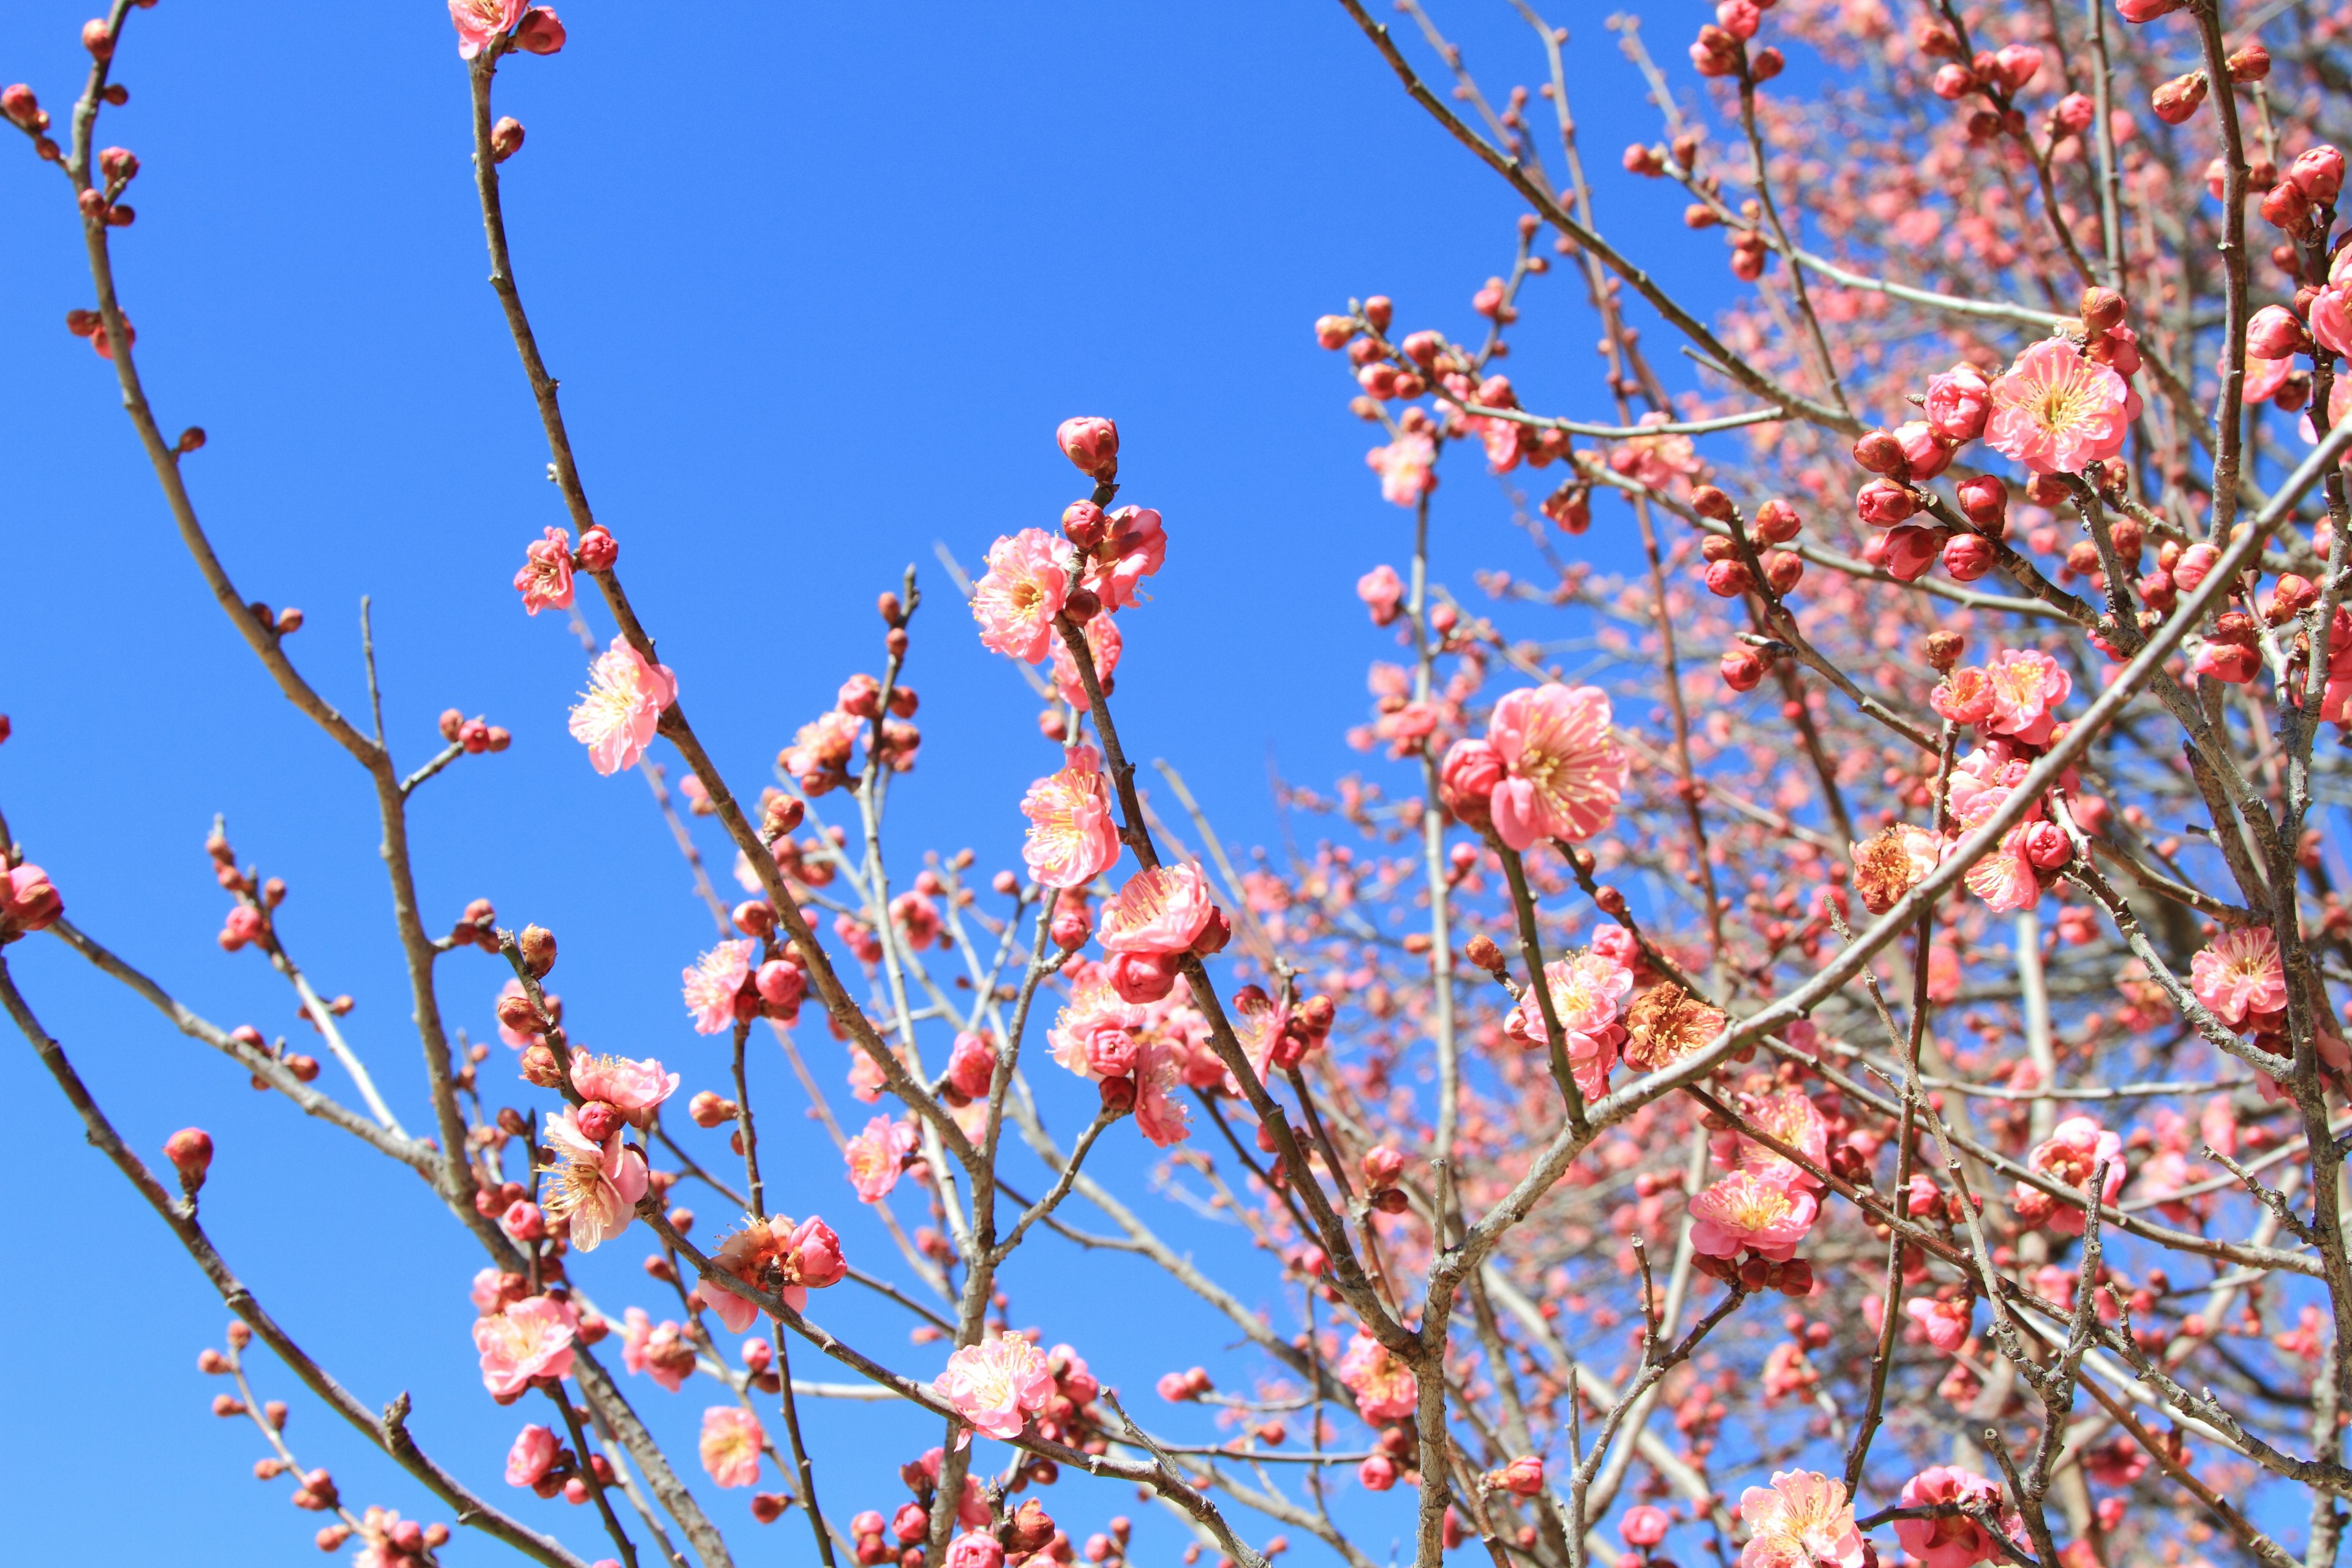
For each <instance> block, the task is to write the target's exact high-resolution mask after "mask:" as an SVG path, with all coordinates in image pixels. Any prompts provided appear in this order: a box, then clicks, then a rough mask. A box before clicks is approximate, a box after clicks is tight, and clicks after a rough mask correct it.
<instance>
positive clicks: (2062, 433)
mask: <svg viewBox="0 0 2352 1568" xmlns="http://www.w3.org/2000/svg"><path fill="white" fill-rule="evenodd" d="M2137 402H2138V399H2137V396H2135V395H2133V393H2132V391H2131V388H2130V387H2129V386H2128V385H2127V384H2126V383H2125V381H2124V378H2123V377H2122V376H2120V375H2118V374H2116V372H2115V371H2114V370H2112V369H2110V368H2109V367H2107V366H2106V365H2104V364H2101V363H2098V362H2097V361H2096V360H2092V359H2086V358H2084V355H2083V352H2082V351H2081V350H2080V349H2077V348H2076V347H2075V346H2074V344H2073V343H2071V342H2067V341H2066V340H2065V339H2063V338H2045V339H2043V340H2042V342H2038V343H2036V344H2034V345H2033V346H2032V348H2030V349H2027V350H2026V351H2025V353H2022V354H2021V355H2019V356H2018V361H2017V363H2015V364H2014V365H2011V367H2010V369H2009V370H2008V372H2007V373H2006V374H2003V375H2001V376H2000V378H1999V379H1998V380H1996V381H1994V383H1993V384H1992V416H1991V418H1990V419H1989V420H1988V421H1987V422H1986V424H1985V431H1984V438H1985V440H1986V442H1987V443H1988V444H1989V445H1990V446H1991V447H1992V448H1993V449H1994V450H1995V451H1998V452H2000V453H2001V454H2002V455H2004V456H2006V457H2010V458H2015V459H2017V460H2018V461H2019V462H2021V463H2023V464H2024V465H2025V466H2026V467H2027V468H2031V469H2032V470H2033V471H2034V472H2035V473H2037V474H2079V473H2081V472H2082V471H2083V470H2084V468H2087V467H2089V466H2090V465H2091V464H2092V463H2094V462H2096V461H2099V460H2100V459H2102V458H2112V457H2114V456H2115V455H2116V453H2118V452H2120V451H2122V450H2123V448H2124V437H2125V435H2126V432H2128V431H2129V429H2130V427H2131V420H2132V417H2133V416H2134V414H2136V413H2137V407H2136V405H2137Z"/></svg>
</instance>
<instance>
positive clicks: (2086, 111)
mask: <svg viewBox="0 0 2352 1568" xmlns="http://www.w3.org/2000/svg"><path fill="white" fill-rule="evenodd" d="M2056 113H2057V119H2058V124H2059V126H2060V128H2061V129H2063V130H2064V131H2066V132H2068V133H2069V134H2072V135H2075V136H2080V135H2081V134H2082V133H2083V132H2085V131H2088V130H2089V129H2090V128H2091V127H2092V126H2093V125H2094V124H2095V123H2096V122H2097V121H2098V118H2099V106H2098V105H2097V104H2096V103H2095V102H2094V101H2093V100H2092V99H2091V97H2090V95H2089V94H2087V93H2081V92H2070V93H2068V94H2067V95H2066V96H2065V97H2063V98H2062V99H2060V100H2058V108H2057V111H2056Z"/></svg>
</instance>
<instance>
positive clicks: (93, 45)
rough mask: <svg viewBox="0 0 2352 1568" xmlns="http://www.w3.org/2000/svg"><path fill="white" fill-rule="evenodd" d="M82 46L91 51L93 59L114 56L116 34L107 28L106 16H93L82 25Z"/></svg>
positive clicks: (106, 58)
mask: <svg viewBox="0 0 2352 1568" xmlns="http://www.w3.org/2000/svg"><path fill="white" fill-rule="evenodd" d="M81 47H83V48H85V49H88V50H89V54H90V58H92V59H99V60H109V59H112V58H114V35H113V34H112V33H110V32H109V31H108V30H107V26H106V20H105V18H104V17H101V16H93V17H91V18H90V19H89V21H87V22H84V23H83V24H82V25H81Z"/></svg>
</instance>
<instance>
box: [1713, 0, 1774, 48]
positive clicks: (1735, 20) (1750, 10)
mask: <svg viewBox="0 0 2352 1568" xmlns="http://www.w3.org/2000/svg"><path fill="white" fill-rule="evenodd" d="M1763 19H1764V13H1763V12H1762V11H1760V10H1759V9H1758V8H1757V5H1756V0H1723V3H1722V4H1721V5H1717V7H1716V8H1715V20H1716V25H1717V26H1720V27H1721V28H1722V29H1723V30H1724V31H1725V32H1727V33H1729V34H1730V35H1731V36H1732V37H1735V38H1738V40H1739V41H1740V42H1742V43H1746V42H1747V41H1748V39H1750V38H1752V37H1755V36H1756V29H1757V27H1758V26H1759V25H1760V24H1761V23H1762V22H1763Z"/></svg>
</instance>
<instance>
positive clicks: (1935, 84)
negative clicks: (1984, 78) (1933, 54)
mask: <svg viewBox="0 0 2352 1568" xmlns="http://www.w3.org/2000/svg"><path fill="white" fill-rule="evenodd" d="M1976 85H1977V77H1976V72H1974V71H1972V70H1970V69H1969V68H1968V67H1966V66H1961V65H1948V66H1937V68H1936V74H1935V75H1934V76H1933V77H1931V78H1929V79H1928V81H1927V90H1928V91H1930V92H1932V93H1934V94H1935V95H1936V96H1937V98H1940V99H1942V100H1945V101H1946V102H1948V103H1949V102H1954V101H1956V100H1959V99H1962V98H1965V97H1967V96H1968V95H1969V93H1970V92H1973V91H1974V90H1975V89H1976Z"/></svg>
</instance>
